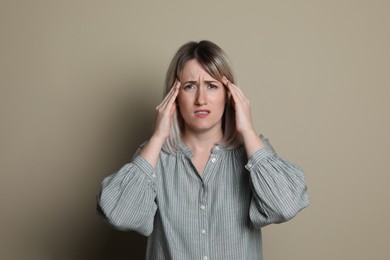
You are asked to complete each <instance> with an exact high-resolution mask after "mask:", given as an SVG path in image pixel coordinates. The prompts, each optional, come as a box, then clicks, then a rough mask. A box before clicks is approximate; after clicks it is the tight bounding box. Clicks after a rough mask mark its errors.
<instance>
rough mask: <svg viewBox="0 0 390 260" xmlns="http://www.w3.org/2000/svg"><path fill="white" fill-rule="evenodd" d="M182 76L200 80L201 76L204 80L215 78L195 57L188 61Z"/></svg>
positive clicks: (187, 78)
mask: <svg viewBox="0 0 390 260" xmlns="http://www.w3.org/2000/svg"><path fill="white" fill-rule="evenodd" d="M181 78H182V79H186V80H198V79H199V78H202V79H203V80H212V79H214V78H213V77H212V76H211V75H210V74H208V73H207V72H206V71H205V70H204V69H203V68H202V66H201V65H200V64H199V62H198V61H197V60H195V59H193V60H189V61H187V62H186V64H185V65H184V68H183V71H182V72H181Z"/></svg>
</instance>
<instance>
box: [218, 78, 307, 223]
mask: <svg viewBox="0 0 390 260" xmlns="http://www.w3.org/2000/svg"><path fill="white" fill-rule="evenodd" d="M222 82H223V84H224V85H225V86H226V87H227V89H228V90H229V93H230V94H231V96H232V103H233V105H234V109H235V111H236V128H237V131H238V132H239V133H240V134H241V136H242V139H243V141H244V146H245V150H246V153H247V156H248V158H250V159H249V162H248V164H247V165H246V166H245V167H246V168H247V170H248V171H249V172H250V181H251V187H252V192H253V197H252V201H251V206H250V212H249V215H250V219H251V222H252V224H253V225H254V226H255V227H256V228H261V227H263V226H266V225H268V224H271V223H281V222H284V221H287V220H289V219H291V218H293V217H294V216H295V215H296V214H297V213H298V212H299V211H300V210H301V209H303V208H305V207H307V206H308V204H309V198H308V195H307V193H306V184H305V180H304V175H303V171H302V170H301V169H300V168H299V167H298V166H296V165H295V164H293V163H291V162H289V161H286V160H284V159H282V158H280V157H278V156H277V154H276V153H275V150H274V149H273V147H272V146H271V144H270V143H269V141H268V139H264V138H263V136H260V137H258V136H257V134H256V132H255V131H254V128H253V125H252V119H251V111H250V105H249V100H248V99H247V98H246V97H245V95H244V94H243V92H242V91H241V89H240V88H239V87H238V86H236V85H234V84H233V83H231V82H230V81H229V80H228V79H227V78H226V77H224V78H223V79H222Z"/></svg>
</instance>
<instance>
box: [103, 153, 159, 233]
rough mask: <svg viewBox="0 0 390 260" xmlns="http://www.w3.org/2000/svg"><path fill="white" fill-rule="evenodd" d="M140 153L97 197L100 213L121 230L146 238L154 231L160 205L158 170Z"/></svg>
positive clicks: (104, 181)
mask: <svg viewBox="0 0 390 260" xmlns="http://www.w3.org/2000/svg"><path fill="white" fill-rule="evenodd" d="M139 151H140V148H139V149H138V151H137V152H136V154H135V156H134V159H133V161H132V162H131V163H128V164H126V165H124V166H123V167H122V168H121V169H120V170H119V171H118V172H117V173H115V174H113V175H111V176H108V177H106V178H105V179H104V180H103V182H102V187H101V191H100V192H99V194H98V195H97V211H98V213H99V214H100V215H102V216H103V217H104V218H105V220H106V221H108V223H109V224H111V225H112V226H113V227H114V228H116V229H119V230H133V231H136V232H138V233H140V234H142V235H144V236H149V235H150V234H151V233H152V231H153V222H154V216H155V214H156V210H157V205H156V202H155V198H156V188H155V187H156V183H155V181H156V178H155V176H156V175H155V173H154V171H155V169H154V168H153V167H152V165H150V163H149V162H148V161H146V160H145V159H144V158H143V157H141V156H139V155H138V153H139Z"/></svg>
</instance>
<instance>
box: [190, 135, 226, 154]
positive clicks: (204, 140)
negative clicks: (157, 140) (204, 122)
mask: <svg viewBox="0 0 390 260" xmlns="http://www.w3.org/2000/svg"><path fill="white" fill-rule="evenodd" d="M222 137H223V133H222V129H219V130H217V131H207V132H200V133H194V132H191V131H184V135H183V142H184V144H185V145H187V146H188V147H189V148H190V149H191V151H192V152H193V153H194V154H200V153H205V152H211V150H212V149H213V147H214V146H215V144H217V143H218V142H220V141H221V140H222Z"/></svg>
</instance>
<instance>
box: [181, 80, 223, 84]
mask: <svg viewBox="0 0 390 260" xmlns="http://www.w3.org/2000/svg"><path fill="white" fill-rule="evenodd" d="M204 82H206V83H220V82H219V81H217V80H205V81H204ZM187 83H191V84H194V83H198V81H196V80H189V81H186V82H184V84H187Z"/></svg>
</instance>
